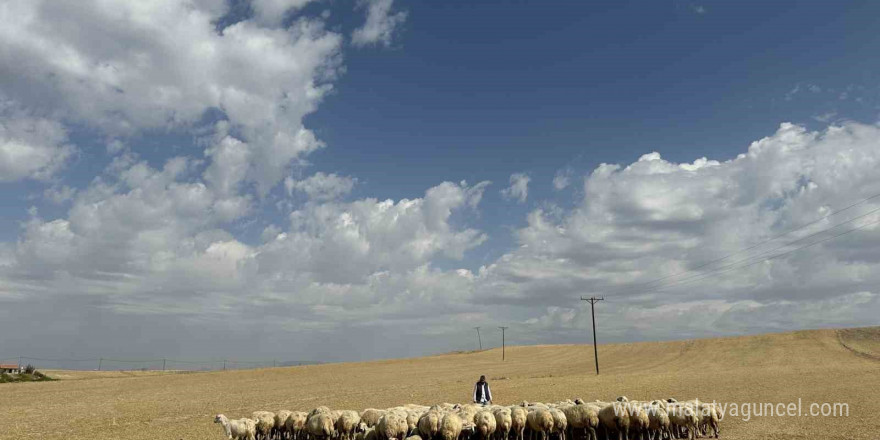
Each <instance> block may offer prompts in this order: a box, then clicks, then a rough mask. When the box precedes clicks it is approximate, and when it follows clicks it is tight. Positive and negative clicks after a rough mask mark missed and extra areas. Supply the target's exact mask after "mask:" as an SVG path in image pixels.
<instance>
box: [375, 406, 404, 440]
mask: <svg viewBox="0 0 880 440" xmlns="http://www.w3.org/2000/svg"><path fill="white" fill-rule="evenodd" d="M408 430H409V426H408V425H407V424H406V418H404V417H401V416H400V415H399V414H398V413H396V412H388V413H386V414H385V415H384V416H382V418H380V419H379V423H378V424H377V425H376V434H377V435H378V436H379V439H380V440H391V439H404V438H406V433H407V431H408Z"/></svg>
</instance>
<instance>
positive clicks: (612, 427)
mask: <svg viewBox="0 0 880 440" xmlns="http://www.w3.org/2000/svg"><path fill="white" fill-rule="evenodd" d="M599 421H601V422H602V426H603V427H605V433H606V438H610V434H611V433H614V432H616V433H617V438H618V440H624V439H628V438H629V422H630V417H629V412H628V411H627V410H626V406H625V405H624V404H623V403H621V402H614V403H609V404H606V405H605V406H603V407H602V409H600V410H599Z"/></svg>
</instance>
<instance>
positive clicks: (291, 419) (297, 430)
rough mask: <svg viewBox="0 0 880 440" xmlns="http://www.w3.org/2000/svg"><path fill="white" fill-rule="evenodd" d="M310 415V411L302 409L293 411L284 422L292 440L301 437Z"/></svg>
mask: <svg viewBox="0 0 880 440" xmlns="http://www.w3.org/2000/svg"><path fill="white" fill-rule="evenodd" d="M308 417H309V415H308V413H305V412H302V411H293V412H291V413H290V415H289V416H288V417H287V420H286V421H285V422H284V428H285V430H286V431H287V433H288V435H290V438H291V439H292V440H296V439H298V438H299V436H300V434H301V433H302V432H303V429H305V427H306V419H308Z"/></svg>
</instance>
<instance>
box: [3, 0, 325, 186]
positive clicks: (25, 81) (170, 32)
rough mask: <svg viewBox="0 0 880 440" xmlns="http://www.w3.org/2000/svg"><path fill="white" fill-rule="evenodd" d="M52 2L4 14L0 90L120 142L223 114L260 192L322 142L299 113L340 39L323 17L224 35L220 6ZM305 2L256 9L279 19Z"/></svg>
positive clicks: (307, 107) (162, 1)
mask: <svg viewBox="0 0 880 440" xmlns="http://www.w3.org/2000/svg"><path fill="white" fill-rule="evenodd" d="M48 3H50V2H45V1H39V0H37V1H32V0H26V1H25V0H16V1H12V2H11V3H8V4H6V7H4V8H3V9H2V10H0V19H2V20H3V21H4V22H5V23H7V24H8V25H7V26H3V29H0V41H3V49H4V50H2V51H0V77H2V78H3V79H2V82H0V87H2V90H3V93H4V94H5V95H6V98H7V99H8V100H10V101H13V102H16V103H18V104H20V105H24V106H27V108H28V109H29V110H30V111H32V112H33V113H34V114H39V115H47V117H50V119H53V120H57V121H69V122H72V123H77V124H85V125H87V126H91V127H95V128H97V129H100V130H101V131H103V132H105V133H106V134H108V135H111V136H119V137H124V136H128V135H132V134H136V133H140V132H143V131H145V130H152V129H187V128H188V127H192V126H193V125H194V124H197V123H199V121H201V120H202V118H204V117H205V115H206V112H209V111H211V110H218V111H219V112H220V113H221V114H222V118H223V119H224V120H226V121H227V122H228V123H227V127H228V136H232V137H234V138H235V139H236V140H238V141H239V142H241V144H240V146H239V147H240V149H241V150H244V151H246V153H247V156H248V163H247V164H246V166H245V167H244V170H239V169H238V167H241V166H242V165H241V164H240V163H233V164H229V166H233V167H237V168H236V170H231V171H229V172H227V173H243V174H244V177H243V179H245V180H246V181H250V182H254V183H256V184H257V186H258V188H259V190H260V191H261V192H262V193H266V192H267V191H268V190H269V188H271V187H272V186H274V185H275V184H276V183H277V182H279V181H280V180H281V179H282V178H283V177H284V175H285V170H286V168H287V167H288V166H289V164H290V162H291V161H292V160H294V159H295V158H297V157H299V156H301V155H304V154H307V153H308V152H310V151H313V150H315V149H317V148H320V147H321V146H322V144H321V142H320V141H318V140H317V139H316V138H315V136H314V135H313V134H312V133H311V131H309V130H308V129H307V128H305V127H304V126H303V124H302V118H303V117H304V116H305V115H306V114H308V113H311V112H312V111H314V109H315V108H316V105H317V104H318V102H319V101H320V100H321V98H322V97H323V96H324V95H325V94H326V93H327V91H328V90H330V85H329V81H330V80H332V79H333V78H334V76H335V74H336V69H337V67H338V66H339V50H340V43H341V41H342V39H341V36H340V35H339V34H336V33H333V32H329V31H327V30H325V29H324V25H323V22H322V21H321V19H319V18H309V17H299V18H297V19H295V20H294V21H293V22H292V23H291V25H290V27H289V28H286V29H279V28H276V27H274V26H264V25H263V23H262V22H260V21H251V20H247V21H241V22H238V23H235V24H232V25H230V26H228V27H226V28H225V29H222V32H218V31H217V30H216V28H215V24H214V23H215V21H216V20H218V19H219V18H220V17H221V16H222V14H223V13H225V9H226V8H225V6H222V5H223V4H224V3H225V2H222V1H213V2H209V1H201V2H196V3H192V2H182V1H176V0H154V1H144V2H134V3H133V2H97V1H85V2H51V7H50V6H49V4H48ZM301 4H302V2H289V1H286V2H285V1H259V2H256V4H255V5H254V7H255V8H256V10H257V12H258V13H262V12H261V11H266V13H267V14H269V15H272V14H275V13H276V12H277V11H278V10H281V9H284V8H288V7H296V6H297V5H301ZM227 164H228V162H227ZM221 166H223V165H220V164H216V165H215V168H216V167H221Z"/></svg>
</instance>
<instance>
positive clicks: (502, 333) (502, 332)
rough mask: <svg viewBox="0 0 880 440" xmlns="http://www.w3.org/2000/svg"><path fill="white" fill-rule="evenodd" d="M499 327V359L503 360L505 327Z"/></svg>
mask: <svg viewBox="0 0 880 440" xmlns="http://www.w3.org/2000/svg"><path fill="white" fill-rule="evenodd" d="M498 328H500V329H501V360H502V361H503V360H504V345H505V344H504V330H507V327H498Z"/></svg>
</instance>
